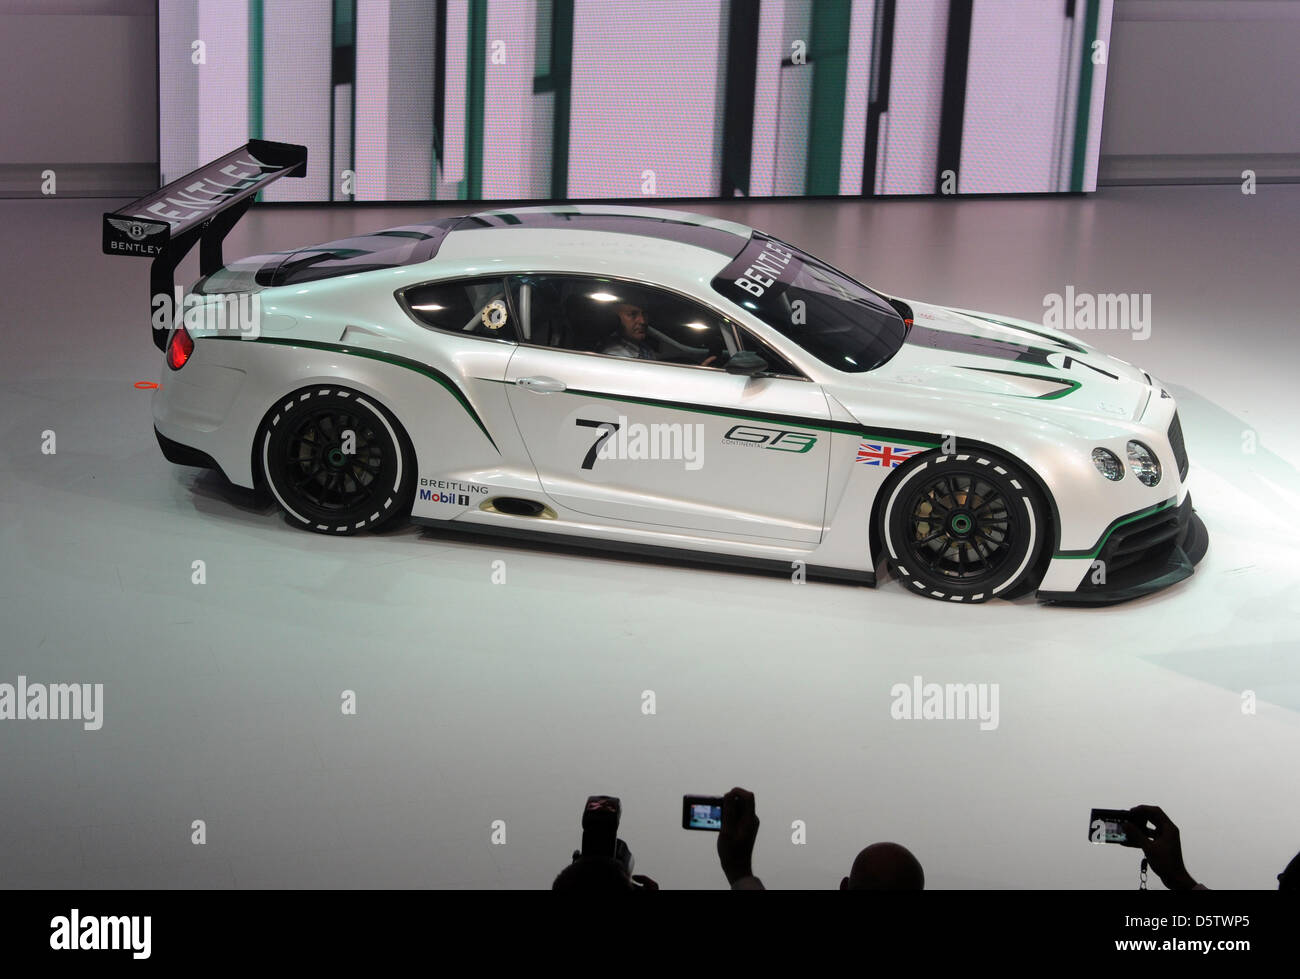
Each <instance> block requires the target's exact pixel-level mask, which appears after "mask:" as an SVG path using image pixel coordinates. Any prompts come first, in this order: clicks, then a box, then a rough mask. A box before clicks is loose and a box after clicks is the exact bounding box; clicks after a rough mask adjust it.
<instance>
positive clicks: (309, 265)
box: [236, 204, 753, 286]
mask: <svg viewBox="0 0 1300 979" xmlns="http://www.w3.org/2000/svg"><path fill="white" fill-rule="evenodd" d="M751 234H753V229H752V228H749V227H747V226H745V225H743V224H737V223H736V222H734V221H728V220H725V219H723V218H714V217H708V216H706V215H702V214H692V213H690V212H687V211H672V210H664V209H659V208H649V207H630V206H626V205H624V206H620V205H604V204H559V205H542V206H535V207H517V208H501V209H497V210H491V211H479V212H476V213H473V214H465V215H457V216H454V217H447V218H438V219H436V220H433V221H428V222H420V223H413V224H406V225H402V226H401V227H397V228H386V229H384V230H381V231H373V232H369V233H366V234H361V235H355V236H352V237H349V238H344V239H341V240H339V241H331V242H325V243H322V244H319V245H312V246H310V247H307V248H302V249H298V250H296V251H292V252H283V253H279V254H277V255H261V256H253V257H251V258H249V259H245V260H242V261H241V262H239V263H236V264H237V265H238V266H239V267H241V268H243V269H256V270H257V272H256V274H257V278H258V281H259V282H260V283H261V284H262V285H264V286H278V285H293V284H301V283H304V282H310V281H315V280H318V279H325V278H333V277H335V276H339V275H347V274H350V273H355V272H364V271H371V270H377V269H385V268H396V267H410V268H411V269H412V271H414V270H415V267H416V266H425V267H427V266H428V265H430V264H432V265H434V266H435V267H436V266H442V267H455V266H460V267H472V266H474V265H479V264H481V265H483V266H487V265H488V264H492V265H495V266H496V267H498V268H501V269H502V270H503V271H504V270H505V267H506V266H509V267H511V268H512V269H514V270H536V271H548V270H549V271H559V270H570V271H575V272H576V271H590V272H608V273H611V274H620V273H622V274H627V273H629V272H630V273H636V274H645V275H647V276H653V275H658V276H660V277H664V278H668V279H673V280H679V281H680V280H681V279H683V278H684V279H687V280H694V281H699V280H700V279H701V278H705V277H709V278H711V277H712V276H714V275H716V274H717V272H718V271H719V270H720V269H722V268H723V267H725V266H726V265H727V264H728V263H729V262H730V261H731V260H732V259H733V258H735V256H736V255H738V254H739V253H740V252H741V250H742V249H743V248H744V247H745V245H746V243H747V242H748V241H749V238H750V235H751Z"/></svg>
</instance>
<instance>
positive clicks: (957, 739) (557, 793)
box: [0, 185, 1300, 888]
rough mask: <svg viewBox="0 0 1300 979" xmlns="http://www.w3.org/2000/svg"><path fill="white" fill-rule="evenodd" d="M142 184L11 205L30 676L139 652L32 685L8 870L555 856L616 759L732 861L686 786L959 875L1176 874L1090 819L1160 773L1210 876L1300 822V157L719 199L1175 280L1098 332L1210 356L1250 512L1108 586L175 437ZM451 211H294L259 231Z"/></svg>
mask: <svg viewBox="0 0 1300 979" xmlns="http://www.w3.org/2000/svg"><path fill="white" fill-rule="evenodd" d="M111 203H112V202H97V201H9V202H3V203H0V253H3V254H4V255H5V256H6V260H5V263H4V266H3V268H2V269H0V382H2V383H0V682H3V683H14V682H16V680H17V677H18V675H19V674H23V675H26V676H27V677H28V678H29V680H30V681H32V682H38V681H39V682H102V683H104V684H105V723H104V726H103V729H102V730H100V731H97V732H88V731H84V730H82V728H81V726H80V725H78V724H75V723H74V722H54V721H25V722H20V721H14V720H9V721H0V785H3V786H4V791H3V792H0V886H8V887H14V886H35V887H46V886H68V887H83V886H84V887H107V886H125V887H137V886H140V887H144V886H150V887H194V886H218V887H221V886H237V887H290V886H308V887H310V886H335V887H352V886H366V887H379V886H398V887H546V886H549V884H550V881H551V879H552V878H553V876H554V875H555V873H556V872H558V871H559V870H560V869H561V868H562V867H563V866H564V864H565V863H566V861H567V858H568V855H569V853H570V851H571V850H572V849H573V848H574V847H576V846H577V845H578V843H579V838H580V829H579V815H580V811H581V807H582V803H583V801H584V799H585V797H586V796H587V795H588V794H594V793H612V794H616V795H619V796H621V797H622V800H623V806H624V820H623V833H622V835H623V837H624V838H625V839H626V840H627V841H628V842H629V844H630V845H631V848H632V851H633V853H634V854H635V855H636V858H637V870H638V871H639V872H643V873H646V874H649V875H651V876H653V877H655V878H657V879H658V880H659V881H660V882H661V883H662V884H663V885H664V886H666V887H678V888H716V887H720V886H724V885H723V879H722V876H721V873H720V871H719V870H718V868H717V863H716V858H715V857H714V855H713V843H714V839H713V837H712V836H711V835H708V834H692V833H687V832H684V831H682V830H681V829H679V828H678V821H679V806H680V799H681V796H682V794H683V793H686V792H691V793H722V792H724V791H725V790H726V789H728V788H729V787H730V786H732V785H736V784H739V785H743V786H746V787H748V788H750V789H752V790H753V791H755V792H756V793H757V798H758V810H759V814H760V816H761V818H762V822H763V828H762V831H761V833H760V838H759V843H758V848H757V852H756V858H755V864H756V871H757V872H758V873H759V874H760V876H762V877H763V878H764V879H765V880H766V881H767V883H768V885H769V886H771V887H804V888H817V887H834V886H836V884H837V883H838V881H839V878H840V877H841V876H842V875H843V874H845V873H846V872H847V870H848V867H849V864H850V862H851V860H852V858H853V856H854V854H855V853H856V851H857V850H858V849H859V848H860V847H861V846H863V845H865V844H866V843H868V842H872V841H876V840H882V839H893V840H897V841H900V842H903V843H905V844H907V845H908V846H909V847H911V848H912V849H913V850H914V852H915V853H916V854H917V855H918V856H919V858H920V859H921V861H922V863H923V864H924V866H925V869H926V875H927V879H928V884H929V886H930V887H934V888H965V887H1122V888H1127V887H1136V885H1137V864H1138V858H1137V855H1136V852H1135V851H1132V850H1125V849H1122V848H1119V847H1093V846H1090V845H1089V844H1088V843H1087V842H1086V839H1085V830H1086V823H1087V816H1088V810H1089V809H1090V808H1091V807H1093V806H1097V807H1116V808H1118V807H1126V806H1129V805H1133V804H1137V803H1143V802H1151V803H1156V804H1159V805H1162V806H1163V807H1164V808H1165V809H1166V811H1167V812H1169V814H1170V815H1171V816H1172V817H1173V818H1174V819H1175V820H1176V821H1177V822H1178V823H1179V825H1180V826H1181V828H1182V835H1183V840H1184V845H1185V848H1186V852H1187V861H1188V866H1189V868H1190V870H1191V871H1192V873H1193V874H1194V875H1196V876H1198V877H1199V878H1201V879H1202V880H1204V881H1205V882H1206V883H1208V884H1209V885H1210V886H1212V887H1216V888H1218V887H1224V888H1228V887H1260V888H1264V887H1272V886H1275V882H1274V875H1275V874H1276V873H1277V872H1278V871H1280V870H1281V869H1282V867H1283V866H1284V865H1285V864H1286V862H1287V861H1288V860H1289V859H1290V858H1291V856H1292V855H1293V854H1294V853H1295V852H1296V850H1297V849H1300V819H1298V818H1297V817H1298V816H1300V781H1298V780H1297V779H1296V777H1295V773H1296V758H1297V756H1298V755H1300V589H1298V588H1297V585H1298V584H1300V478H1298V474H1297V464H1298V461H1300V436H1298V435H1297V428H1296V424H1295V418H1296V407H1297V400H1298V399H1297V388H1298V387H1300V385H1298V384H1297V378H1298V374H1297V362H1298V355H1300V339H1297V332H1296V320H1297V316H1296V298H1295V296H1296V285H1297V275H1296V257H1297V254H1300V249H1297V243H1296V228H1297V227H1298V226H1300V224H1298V220H1300V187H1297V186H1267V185H1265V186H1261V187H1260V188H1259V194H1258V195H1257V196H1255V197H1246V196H1243V195H1241V194H1240V193H1239V192H1237V190H1236V189H1235V188H1230V187H1203V188H1161V189H1136V188H1135V189H1124V190H1110V191H1106V192H1103V193H1101V194H1099V195H1097V196H1096V197H1093V198H1090V199H1087V200H1079V199H1068V198H1054V199H1044V200H1023V199H1022V200H1012V201H992V200H972V201H961V202H933V201H889V202H883V203H857V202H851V203H845V204H838V203H833V202H816V203H806V204H803V203H768V204H753V205H742V206H739V207H727V206H725V205H699V206H696V207H695V209H696V210H702V211H709V212H713V213H719V214H726V215H728V216H731V217H735V218H736V219H738V220H741V221H747V222H749V223H753V224H756V225H757V226H759V227H763V228H765V229H767V230H770V231H772V232H773V233H776V234H778V235H780V236H781V237H785V238H788V239H790V240H792V241H794V242H796V243H799V244H803V245H805V246H807V247H809V248H810V249H811V250H813V251H814V252H816V253H819V254H822V255H824V256H825V257H826V258H828V259H829V260H831V261H832V262H834V263H835V264H837V265H840V266H842V267H844V268H846V269H847V270H849V271H851V272H853V273H856V274H858V275H859V276H861V277H862V278H864V279H865V280H866V281H868V282H873V283H875V284H878V285H879V286H881V287H882V288H884V289H887V290H890V291H893V292H895V293H897V294H901V295H904V296H913V297H917V298H924V299H929V300H934V301H937V302H942V303H950V304H953V305H960V306H965V307H968V308H975V309H984V310H989V311H996V312H1003V313H1009V314H1012V315H1017V316H1023V317H1026V318H1029V319H1038V318H1040V317H1041V315H1042V308H1043V306H1042V302H1043V297H1044V296H1045V295H1046V294H1048V293H1053V292H1063V291H1064V289H1065V287H1066V286H1068V285H1072V286H1074V287H1075V289H1076V290H1078V291H1091V292H1137V293H1150V294H1151V295H1152V304H1153V313H1154V324H1153V329H1152V334H1151V337H1150V339H1149V340H1146V341H1144V342H1135V341H1134V340H1133V339H1132V338H1131V337H1130V336H1129V335H1128V334H1098V335H1094V336H1089V337H1084V339H1087V340H1090V341H1092V342H1096V343H1098V344H1099V345H1100V346H1102V347H1103V348H1104V349H1105V350H1107V351H1108V352H1110V353H1114V354H1116V355H1118V356H1121V357H1123V358H1125V359H1128V360H1132V361H1134V362H1136V363H1139V364H1141V365H1142V366H1144V367H1146V368H1147V369H1149V370H1151V371H1152V372H1153V373H1155V374H1156V375H1157V376H1159V377H1160V378H1162V379H1163V380H1165V381H1167V382H1168V383H1169V384H1170V385H1171V390H1172V391H1173V393H1174V394H1175V395H1176V396H1177V397H1178V398H1179V400H1180V404H1181V415H1182V421H1183V427H1184V430H1185V432H1186V437H1187V444H1188V448H1189V452H1190V454H1191V458H1192V477H1191V479H1192V486H1193V489H1192V492H1193V495H1194V498H1195V501H1196V505H1197V508H1198V510H1199V511H1200V513H1201V515H1202V516H1203V518H1204V521H1205V523H1206V525H1207V527H1208V528H1209V532H1210V537H1211V543H1210V550H1209V554H1208V555H1207V556H1206V558H1205V560H1204V561H1203V563H1202V564H1201V566H1200V568H1199V570H1198V571H1197V573H1196V575H1195V576H1194V577H1193V578H1192V579H1191V580H1190V581H1188V582H1185V583H1184V584H1182V585H1180V586H1178V587H1176V588H1174V589H1173V590H1171V591H1168V592H1166V593H1164V594H1161V595H1159V596H1155V597H1151V598H1148V599H1145V600H1142V601H1139V602H1134V603H1131V604H1128V605H1124V606H1119V607H1115V608H1109V609H1100V610H1087V609H1083V610H1072V609H1060V608H1051V607H1043V606H1038V605H1036V604H1034V603H1033V602H1032V601H1030V600H1022V601H1020V602H1017V603H1015V604H1006V603H994V604H989V605H984V606H979V607H949V606H944V605H941V604H939V603H937V602H928V601H924V600H921V599H918V598H916V597H914V596H911V595H908V594H906V593H904V592H903V591H902V590H901V589H900V587H898V586H897V585H896V584H894V583H893V582H892V581H885V582H884V583H883V584H882V586H881V587H880V588H878V589H876V590H874V591H873V590H869V589H861V588H855V587H849V586H842V585H830V584H809V585H802V586H796V585H794V584H791V583H790V582H788V581H786V580H785V579H782V578H772V577H764V576H757V575H749V574H742V573H723V572H711V571H701V570H694V569H686V568H682V567H678V566H672V565H664V564H656V563H652V562H641V561H630V560H629V561H624V560H620V559H618V558H611V557H595V556H577V555H574V554H570V553H563V554H557V553H551V552H548V551H545V550H540V549H536V548H530V547H522V546H514V545H509V544H505V543H500V542H494V543H471V542H465V541H462V540H451V539H446V538H442V537H439V536H435V535H431V534H427V533H421V532H419V531H417V530H415V529H413V528H405V529H402V530H398V531H394V532H390V533H386V534H383V535H379V536H370V537H360V538H352V539H346V540H333V539H328V538H325V537H321V536H316V535H312V534H306V533H301V532H298V531H295V530H292V529H290V528H289V527H287V526H286V525H285V524H284V523H283V521H282V520H281V519H280V518H279V516H278V514H276V513H275V512H274V511H273V510H271V509H269V508H266V507H260V506H259V505H258V504H257V502H256V501H255V500H253V499H252V498H250V497H249V496H248V495H247V494H243V493H239V492H236V491H233V490H231V489H229V488H227V487H225V486H224V484H223V483H222V481H221V480H220V479H219V478H218V477H216V476H213V475H211V474H206V473H201V472H199V471H197V470H192V469H180V468H177V467H174V466H171V465H169V464H168V463H166V462H165V461H164V460H163V459H162V457H161V455H160V454H159V452H158V449H157V446H156V444H155V442H154V438H153V432H152V429H151V423H150V413H149V394H148V392H147V391H138V390H136V389H135V388H134V387H133V382H135V381H141V380H143V381H152V380H157V379H158V375H159V371H160V363H159V356H158V354H157V351H156V350H155V349H154V348H153V347H152V345H151V343H150V340H149V338H148V337H147V333H148V326H147V323H146V321H145V319H144V311H145V309H146V303H147V294H148V284H147V273H148V263H147V262H143V261H130V260H127V259H120V258H108V257H104V256H101V255H100V254H99V213H100V211H101V210H103V209H104V208H106V207H108V206H111ZM430 213H431V211H430V210H412V209H387V210H376V209H364V208H358V209H355V210H351V211H343V210H335V211H320V210H314V209H281V210H266V209H263V210H258V211H255V212H254V213H253V214H251V215H250V216H249V217H248V218H247V219H245V221H244V222H243V224H241V225H240V227H239V228H237V229H236V230H235V232H234V233H233V234H232V236H231V239H230V242H229V247H228V251H227V254H228V255H230V256H232V257H233V256H235V255H240V254H247V253H250V252H254V251H266V250H272V249H274V248H279V247H289V246H291V245H295V244H301V243H308V242H316V241H320V240H324V239H328V238H334V237H340V236H342V235H344V234H347V233H349V232H351V231H353V230H360V229H370V228H378V227H385V226H390V225H394V224H400V223H406V222H409V221H412V220H416V219H418V218H420V217H423V216H425V215H427V214H430ZM441 213H446V209H445V208H444V209H442V212H441ZM47 430H51V431H54V432H55V433H56V438H57V452H56V454H54V455H45V454H42V452H41V443H42V433H43V432H45V431H47ZM1248 431H1249V432H1254V433H1256V436H1255V437H1256V438H1257V445H1258V448H1257V451H1256V452H1254V453H1253V454H1251V453H1248V452H1247V451H1245V448H1246V447H1247V441H1246V440H1247V438H1248V436H1247V435H1246V433H1247V432H1248ZM195 560H202V561H204V562H206V567H207V584H205V585H201V586H200V585H194V584H192V583H191V573H192V572H191V562H193V561H195ZM497 560H504V561H505V562H506V570H507V582H506V584H504V585H494V584H492V583H491V582H490V574H491V566H492V562H494V561H497ZM915 675H920V676H922V677H924V679H925V680H926V681H927V682H930V681H933V682H939V683H948V682H987V683H996V684H999V689H1000V701H999V707H1000V724H999V726H998V727H997V729H996V730H993V731H983V732H982V731H980V730H979V728H978V726H977V725H976V724H975V723H974V722H959V721H928V722H921V721H896V720H893V719H891V717H890V712H889V705H890V700H891V697H890V688H891V687H892V686H893V685H894V684H895V683H899V682H904V683H910V682H911V678H912V677H913V676H915ZM344 690H353V691H355V692H356V695H357V702H358V707H359V712H358V714H357V716H355V717H346V716H343V715H342V713H341V711H340V697H341V694H342V692H343V691H344ZM647 690H651V691H654V694H655V698H656V702H657V713H656V714H655V715H653V716H645V715H643V714H642V711H641V704H642V694H643V691H647ZM1248 690H1249V691H1254V693H1255V695H1256V697H1257V698H1258V709H1257V713H1255V714H1246V713H1243V710H1242V700H1243V691H1248ZM199 819H201V820H204V821H205V822H206V826H207V843H206V845H203V846H195V845H193V844H192V843H191V832H192V830H191V823H192V821H193V820H199ZM494 820H504V821H505V825H506V839H507V844H506V845H504V846H497V845H493V844H492V842H491V840H492V830H493V821H494ZM795 820H803V821H805V823H806V826H807V843H806V844H805V845H794V844H793V843H792V842H791V834H792V831H791V825H792V823H793V822H794V821H795ZM1155 886H1158V885H1155Z"/></svg>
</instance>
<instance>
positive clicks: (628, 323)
mask: <svg viewBox="0 0 1300 979" xmlns="http://www.w3.org/2000/svg"><path fill="white" fill-rule="evenodd" d="M614 311H615V312H616V313H617V314H618V331H619V333H621V334H622V335H623V336H624V337H626V338H627V339H629V340H636V341H637V342H640V341H642V340H644V339H645V310H644V309H642V308H641V307H640V306H638V305H636V304H635V303H619V304H618V306H617V307H616V308H615V310H614Z"/></svg>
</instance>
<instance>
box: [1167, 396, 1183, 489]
mask: <svg viewBox="0 0 1300 979" xmlns="http://www.w3.org/2000/svg"><path fill="white" fill-rule="evenodd" d="M1169 445H1170V446H1171V447H1172V448H1173V450H1174V462H1176V463H1178V478H1179V479H1186V478H1187V446H1185V445H1184V444H1183V426H1182V424H1181V423H1180V422H1179V421H1178V412H1176V411H1175V412H1174V420H1173V421H1171V422H1170V423H1169Z"/></svg>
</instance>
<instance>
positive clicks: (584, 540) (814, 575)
mask: <svg viewBox="0 0 1300 979" xmlns="http://www.w3.org/2000/svg"><path fill="white" fill-rule="evenodd" d="M520 519H521V520H524V519H527V518H520ZM411 523H413V524H418V525H419V526H421V527H428V528H430V529H432V530H439V531H447V532H450V533H451V534H453V535H455V536H458V537H464V538H466V539H472V538H475V537H497V538H499V537H506V538H510V539H513V540H519V541H524V542H527V543H530V544H542V545H545V546H546V547H548V548H553V549H556V550H561V549H562V550H568V551H572V552H577V553H592V552H605V553H609V552H614V553H616V554H618V555H620V556H622V557H634V558H649V559H652V560H656V561H664V562H671V563H676V564H687V565H698V566H703V567H710V568H724V569H727V570H732V571H755V572H760V573H766V574H773V575H778V574H779V575H781V576H782V577H789V575H790V572H791V567H790V563H789V562H787V561H778V560H776V559H774V558H756V557H743V556H737V555H730V554H716V553H710V552H707V551H692V550H689V549H686V548H681V547H665V546H662V545H659V544H639V543H628V542H625V541H612V540H607V539H605V538H602V537H579V536H577V535H576V534H556V533H549V532H547V531H538V530H530V529H528V528H527V527H517V526H510V527H504V526H494V525H491V524H478V523H476V524H466V523H460V522H458V521H455V520H434V519H432V518H430V517H411ZM805 570H806V572H807V576H808V580H810V581H833V582H838V583H840V584H846V585H866V586H868V587H870V588H874V587H875V586H876V575H875V572H872V571H853V570H850V569H848V568H828V567H823V566H821V565H808V567H807V568H806V569H805Z"/></svg>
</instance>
